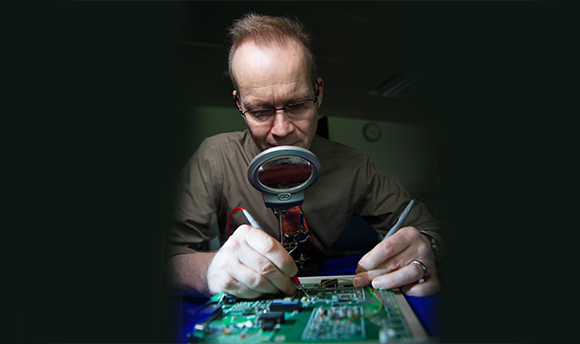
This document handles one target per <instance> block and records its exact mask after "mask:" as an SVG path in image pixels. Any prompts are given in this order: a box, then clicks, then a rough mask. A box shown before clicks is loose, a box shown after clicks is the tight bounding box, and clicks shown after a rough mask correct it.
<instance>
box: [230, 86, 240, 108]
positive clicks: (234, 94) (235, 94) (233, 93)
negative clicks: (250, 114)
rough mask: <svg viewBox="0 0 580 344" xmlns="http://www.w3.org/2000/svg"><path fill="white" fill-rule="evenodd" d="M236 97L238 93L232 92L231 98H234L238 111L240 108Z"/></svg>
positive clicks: (238, 99)
mask: <svg viewBox="0 0 580 344" xmlns="http://www.w3.org/2000/svg"><path fill="white" fill-rule="evenodd" d="M237 95H238V93H237V92H236V90H233V92H232V96H233V97H234V102H235V103H236V106H237V107H238V109H241V108H242V107H241V106H240V98H238V97H237Z"/></svg>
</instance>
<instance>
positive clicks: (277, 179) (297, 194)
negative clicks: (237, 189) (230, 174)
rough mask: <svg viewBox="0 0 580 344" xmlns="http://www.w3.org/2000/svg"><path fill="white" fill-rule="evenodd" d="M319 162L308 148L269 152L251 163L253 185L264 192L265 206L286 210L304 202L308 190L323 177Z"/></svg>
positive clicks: (249, 174) (258, 156)
mask: <svg viewBox="0 0 580 344" xmlns="http://www.w3.org/2000/svg"><path fill="white" fill-rule="evenodd" d="M320 171H321V168H320V162H319V161H318V158H317V157H316V155H314V154H313V153H312V152H310V151H309V150H307V149H304V148H300V147H295V146H278V147H274V148H270V149H267V150H265V151H263V152H261V153H260V154H258V155H256V157H255V158H254V159H253V160H252V162H250V165H249V166H248V179H249V181H250V184H252V186H254V187H255V188H256V189H257V190H258V191H260V192H262V195H263V196H264V202H265V203H266V207H268V208H274V209H279V210H281V211H284V210H287V209H289V208H291V207H294V206H298V205H301V204H302V202H304V195H305V193H306V189H308V188H309V187H311V186H312V185H313V184H314V183H316V181H317V180H318V177H319V176H320Z"/></svg>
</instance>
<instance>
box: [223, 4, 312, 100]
mask: <svg viewBox="0 0 580 344" xmlns="http://www.w3.org/2000/svg"><path fill="white" fill-rule="evenodd" d="M229 37H230V39H231V42H232V45H231V47H230V52H229V57H228V68H229V73H230V77H231V79H232V83H233V84H234V89H236V90H237V89H238V84H237V83H236V80H235V78H234V74H233V73H232V59H233V57H234V52H235V51H236V49H237V48H238V47H239V46H240V45H241V44H242V43H243V42H245V41H247V40H253V41H254V42H256V43H261V44H267V43H272V42H276V43H279V44H282V43H284V42H285V40H287V39H293V40H295V41H296V42H298V43H299V44H301V45H302V46H303V47H304V51H305V52H306V54H305V55H306V56H305V57H306V63H307V64H308V65H310V78H311V80H312V85H313V87H314V85H316V80H317V79H318V75H317V72H316V60H315V58H314V53H313V52H312V46H311V38H310V35H309V34H308V33H307V32H306V31H305V29H304V26H303V25H302V23H301V22H300V21H298V19H289V18H286V17H273V16H267V15H261V14H256V13H254V12H252V13H248V14H246V15H244V16H243V17H241V18H240V19H237V20H236V21H234V22H233V24H232V26H231V27H230V28H229Z"/></svg>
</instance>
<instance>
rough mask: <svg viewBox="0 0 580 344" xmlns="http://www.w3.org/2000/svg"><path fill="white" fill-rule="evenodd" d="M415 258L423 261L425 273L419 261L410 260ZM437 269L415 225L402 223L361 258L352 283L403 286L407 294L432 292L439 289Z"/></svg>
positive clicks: (429, 293)
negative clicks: (403, 226) (403, 224)
mask: <svg viewBox="0 0 580 344" xmlns="http://www.w3.org/2000/svg"><path fill="white" fill-rule="evenodd" d="M414 260H416V261H419V262H421V263H422V264H423V265H425V267H426V269H427V273H425V271H424V270H423V268H422V267H421V265H419V264H413V263H412V262H413V261H414ZM436 271H437V268H436V265H435V260H434V258H433V254H432V253H431V250H430V248H429V245H427V243H425V242H424V241H423V239H422V237H421V234H420V233H419V231H418V230H417V229H416V228H414V227H405V228H402V229H400V230H399V231H398V232H397V233H395V234H394V235H392V236H391V237H389V238H388V239H387V240H385V241H383V242H381V243H379V244H377V246H375V247H374V248H373V249H372V250H371V251H369V252H368V253H367V254H366V255H364V256H363V257H362V258H361V260H360V261H359V264H358V268H357V269H356V276H355V278H354V279H353V284H354V286H356V287H361V286H367V285H372V286H373V287H374V288H381V289H391V288H396V287H404V290H406V291H408V292H409V293H410V294H409V295H417V296H426V295H433V294H435V293H437V292H439V290H440V289H441V284H440V282H439V279H438V278H437V273H436ZM419 281H420V282H421V283H419Z"/></svg>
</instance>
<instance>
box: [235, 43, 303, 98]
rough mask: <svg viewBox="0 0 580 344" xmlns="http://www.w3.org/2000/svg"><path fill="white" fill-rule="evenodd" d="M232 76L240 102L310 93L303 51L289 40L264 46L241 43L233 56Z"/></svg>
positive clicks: (298, 45)
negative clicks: (241, 100)
mask: <svg viewBox="0 0 580 344" xmlns="http://www.w3.org/2000/svg"><path fill="white" fill-rule="evenodd" d="M232 73H233V75H234V78H235V80H236V83H237V85H238V92H239V93H240V95H241V96H242V97H243V98H248V97H250V98H253V97H256V96H269V95H276V96H282V95H285V96H292V95H293V94H294V93H300V94H304V93H308V92H309V91H310V89H311V85H310V82H309V76H310V73H309V66H308V64H307V62H306V56H305V50H304V48H303V47H302V46H301V45H300V44H298V43H297V42H295V41H292V40H287V41H286V42H285V43H282V44H281V43H271V44H267V45H265V44H259V43H256V42H253V41H246V42H244V43H242V44H241V45H240V46H239V47H238V48H237V49H236V51H235V53H234V55H233V59H232ZM246 100H248V99H246Z"/></svg>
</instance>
